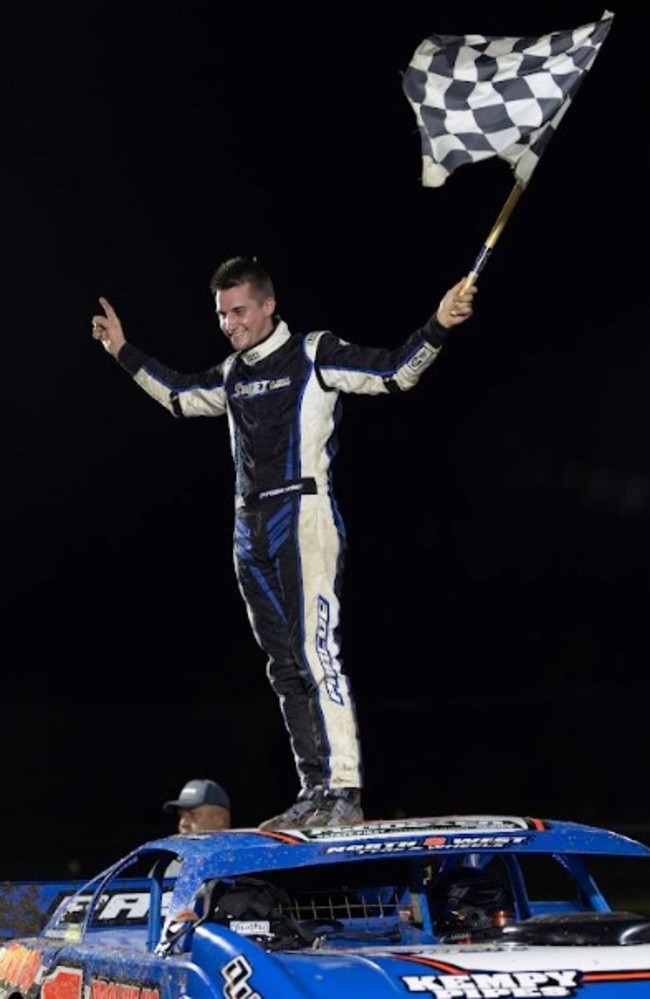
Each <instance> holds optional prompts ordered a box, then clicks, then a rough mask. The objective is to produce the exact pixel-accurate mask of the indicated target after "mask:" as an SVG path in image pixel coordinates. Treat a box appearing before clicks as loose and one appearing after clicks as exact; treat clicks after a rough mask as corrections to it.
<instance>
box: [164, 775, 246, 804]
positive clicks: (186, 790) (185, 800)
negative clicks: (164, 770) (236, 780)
mask: <svg viewBox="0 0 650 999" xmlns="http://www.w3.org/2000/svg"><path fill="white" fill-rule="evenodd" d="M198 805H221V807H222V808H227V809H228V811H230V798H229V797H228V795H227V794H226V792H225V791H224V789H223V788H222V787H221V785H220V784H217V782H216V781H214V780H188V782H187V784H185V786H184V787H183V789H182V790H181V793H180V794H179V796H178V798H177V799H176V800H175V801H166V802H165V804H164V805H163V811H164V812H171V810H172V809H173V808H197V807H198Z"/></svg>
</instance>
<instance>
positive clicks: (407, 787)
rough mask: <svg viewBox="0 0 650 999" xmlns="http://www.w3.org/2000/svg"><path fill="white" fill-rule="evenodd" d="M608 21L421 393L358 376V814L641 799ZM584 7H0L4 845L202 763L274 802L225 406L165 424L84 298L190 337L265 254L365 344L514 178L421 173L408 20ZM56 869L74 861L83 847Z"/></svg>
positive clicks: (164, 354)
mask: <svg viewBox="0 0 650 999" xmlns="http://www.w3.org/2000/svg"><path fill="white" fill-rule="evenodd" d="M640 8H641V5H640V4H638V3H629V2H628V3H626V4H624V5H622V6H618V7H616V8H615V15H616V16H615V18H614V23H613V27H612V29H611V31H610V34H609V37H608V39H607V40H606V42H605V44H604V46H603V49H602V51H601V53H600V55H599V56H598V58H597V60H596V62H595V64H594V66H593V68H592V70H591V72H590V73H589V75H588V76H587V78H586V80H585V82H584V84H583V87H582V88H581V90H580V92H579V94H578V95H577V97H576V100H575V103H574V106H573V107H572V108H571V109H570V111H569V113H568V114H567V116H566V118H565V119H564V121H563V123H562V126H561V128H560V130H559V132H558V134H557V136H556V137H555V138H554V139H553V141H552V143H551V145H550V147H549V149H548V151H547V152H546V153H545V156H544V158H543V160H542V161H541V163H540V165H539V166H538V168H537V170H536V172H535V175H534V178H533V179H532V181H531V184H530V186H529V188H528V189H527V191H526V192H525V193H524V195H523V196H522V198H521V199H520V202H519V204H518V206H517V208H516V210H515V212H514V214H513V216H512V217H511V219H510V221H509V223H508V225H507V226H506V229H505V230H504V232H503V234H502V236H501V238H500V240H499V242H498V244H497V246H496V248H495V251H494V253H493V255H492V257H491V259H490V260H489V261H488V264H487V266H486V268H485V270H484V272H483V274H482V275H481V278H480V280H479V294H478V296H477V301H476V313H475V317H474V318H473V320H472V321H471V323H468V324H466V325H465V326H464V327H463V328H462V330H460V331H459V332H458V334H457V335H456V336H454V339H453V341H452V342H451V343H450V344H449V346H448V347H446V348H445V351H444V352H443V354H442V355H441V357H440V359H439V360H438V362H437V364H436V366H435V368H434V370H433V371H432V372H431V373H430V375H429V376H428V377H427V378H426V380H425V381H424V382H423V383H422V384H421V385H420V387H419V389H418V390H416V391H415V392H413V393H410V394H409V395H408V396H405V397H403V398H402V399H386V398H383V399H372V398H367V397H366V398H362V397H361V398H360V397H349V398H347V399H346V400H345V407H344V408H345V418H344V421H343V425H342V429H341V452H340V455H339V458H338V461H337V468H336V481H337V489H338V495H339V500H340V504H341V507H342V511H343V514H344V516H345V519H346V521H347V526H348V533H349V536H350V543H351V553H350V562H349V566H348V572H347V579H346V593H345V600H344V619H343V620H344V661H345V665H346V669H347V671H348V673H349V675H350V677H351V680H352V683H353V687H354V690H355V693H356V698H357V702H358V712H359V718H360V724H361V729H362V736H363V743H364V753H365V764H366V790H365V808H366V813H367V816H368V817H390V816H397V815H402V814H413V815H418V814H445V813H449V812H471V811H479V812H481V811H482V812H512V813H519V812H521V813H526V814H537V815H546V816H555V817H566V818H574V819H585V820H588V821H592V820H593V821H598V822H602V823H603V824H610V825H621V826H623V825H624V826H625V827H626V828H631V827H634V828H644V824H645V823H650V803H648V801H647V800H646V797H647V796H646V795H645V793H644V789H645V784H646V779H645V778H646V771H647V767H648V748H647V747H648V741H647V714H648V689H649V687H650V680H649V679H648V660H649V652H650V648H649V646H650V643H649V641H648V634H647V632H648V614H647V605H648V595H649V594H648V564H649V556H650V551H649V540H650V537H649V526H650V524H649V521H650V475H649V471H648V462H649V458H650V433H649V426H650V423H649V421H648V414H647V410H648V393H647V382H648V372H649V369H650V349H649V347H648V332H647V315H646V313H647V306H648V276H647V250H646V247H645V241H646V228H647V220H648V211H647V209H648V199H647V193H646V192H647V184H648V167H649V166H650V157H649V156H648V103H649V102H648V82H647V67H648V58H649V56H650V46H649V43H648V38H649V37H650V36H649V29H650V14H649V13H648V11H647V10H646V11H645V12H644V13H639V10H640ZM601 13H602V8H601V7H598V6H594V5H593V4H587V3H579V2H577V0H572V2H570V3H562V4H560V3H557V4H549V3H544V4H538V5H534V4H533V5H528V7H524V5H520V4H517V5H509V4H503V3H497V4H491V5H489V9H488V8H487V7H486V6H485V5H484V4H479V3H471V2H468V0H459V2H457V3H455V4H453V5H452V4H449V5H447V7H446V8H444V9H440V8H439V9H436V8H435V7H432V6H431V4H428V3H427V4H425V3H413V4H410V5H409V6H408V8H405V7H404V5H400V7H399V8H397V7H391V5H389V7H388V9H387V10H384V11H383V12H382V13H377V14H376V16H375V17H374V18H373V19H372V20H366V19H364V17H363V16H362V15H361V14H359V13H356V14H354V16H353V12H352V11H351V9H350V8H349V6H347V7H344V6H342V7H341V8H336V7H335V8H331V7H323V8H321V9H316V8H313V9H310V13H309V16H307V14H306V13H303V12H302V9H294V8H291V11H290V10H289V9H286V10H284V9H282V8H280V9H279V10H278V9H277V8H275V7H274V8H270V7H267V8H266V9H264V10H262V11H259V10H257V9H255V10H253V9H252V8H249V7H248V6H247V5H243V4H242V5H240V6H233V5H228V7H227V9H226V8H225V7H224V6H223V5H220V4H215V3H207V2H205V0H182V2H181V0H171V2H169V3H167V4H165V5H155V6H154V5H151V7H150V8H148V7H147V6H146V5H144V6H142V5H137V4H133V3H130V4H127V3H125V2H124V0H112V2H110V3H108V2H103V0H96V2H90V3H84V4H81V3H65V2H64V3H60V4H50V3H46V2H45V0H38V2H36V3H29V2H22V0H21V2H20V3H19V2H18V0H15V2H9V3H5V4H4V5H3V7H2V13H1V15H0V18H1V22H2V23H0V67H1V70H0V71H1V73H2V86H1V88H0V93H1V94H2V111H3V113H2V118H1V119H0V120H2V123H3V135H2V138H3V143H2V157H1V160H0V170H1V171H2V174H1V179H2V190H3V194H4V205H3V212H2V235H3V239H2V242H3V243H4V252H3V271H4V281H3V294H2V319H3V323H2V327H3V336H2V340H3V358H2V360H3V363H2V372H3V379H2V383H3V385H2V387H3V391H2V394H1V397H2V406H3V414H2V416H3V418H2V427H3V435H2V451H1V453H2V466H3V479H4V482H3V490H2V492H3V508H2V509H3V518H2V523H3V528H4V530H3V535H4V544H3V559H2V565H3V569H2V575H1V580H2V591H1V594H0V601H1V607H2V627H3V631H4V642H3V662H4V668H3V671H2V687H1V691H0V696H1V703H2V719H3V734H4V748H5V753H4V767H3V782H2V802H3V804H2V826H1V832H0V877H3V876H4V877H11V876H32V877H41V876H50V875H52V876H59V875H61V874H64V873H65V872H66V871H67V870H68V869H72V867H70V865H71V864H72V862H73V861H74V862H76V863H77V864H78V865H80V869H81V871H83V872H84V873H85V872H87V873H92V872H93V870H94V867H95V865H96V864H104V863H107V862H109V861H110V860H111V859H113V857H117V856H118V855H119V853H121V852H125V851H126V850H127V849H129V848H131V847H132V846H134V845H136V844H137V843H138V842H139V841H140V840H141V839H143V838H146V837H149V836H153V835H157V834H159V833H163V832H166V831H168V830H171V829H172V828H173V820H171V819H170V818H169V817H166V816H164V815H163V813H162V811H161V804H162V802H163V801H164V800H165V799H166V798H169V797H172V796H175V795H176V793H177V792H178V791H179V790H180V787H181V785H182V784H183V783H184V782H185V780H187V779H189V778H191V777H197V776H205V777H212V778H214V779H216V780H218V781H220V782H222V783H223V784H224V786H225V787H227V789H228V790H229V791H230V793H231V796H232V799H233V809H234V820H235V823H236V824H237V825H242V826H245V825H256V824H257V823H258V822H259V821H261V820H262V819H264V818H266V817H268V815H270V814H273V813H274V812H276V811H278V810H279V809H281V808H283V807H286V806H287V805H288V804H289V803H290V802H291V801H292V800H293V799H294V797H295V794H296V791H297V788H296V783H295V775H294V770H293V762H292V760H291V757H290V754H289V747H288V740H287V738H286V735H285V733H284V730H283V728H282V724H281V721H280V715H279V711H278V707H277V703H276V701H275V698H274V696H273V695H272V693H271V691H270V689H269V688H268V686H267V681H266V678H265V672H264V667H265V661H264V656H263V655H262V653H261V652H260V651H259V650H258V649H257V647H256V646H255V644H254V642H253V639H252V637H251V636H250V633H249V630H248V625H247V622H246V618H245V613H244V608H243V605H242V604H241V601H240V598H239V595H238V593H237V591H236V587H235V582H234V576H233V571H232V559H231V530H232V466H231V462H230V456H229V451H228V437H227V426H226V421H225V419H224V420H221V421H211V420H195V421H185V422H181V421H175V420H173V419H172V418H171V417H170V416H169V415H168V414H167V413H166V412H165V411H164V410H163V409H162V408H161V407H158V406H156V405H155V404H153V403H152V402H151V400H149V399H148V398H147V397H146V396H145V394H144V393H143V392H142V391H141V390H140V389H139V388H137V386H135V385H134V384H132V382H131V381H130V380H129V378H128V376H126V375H125V373H124V372H122V371H120V370H119V369H118V367H117V366H116V365H115V364H114V362H112V360H111V359H110V358H109V357H108V356H107V355H106V354H105V353H104V352H103V351H102V349H101V348H100V347H99V346H98V344H96V343H95V342H94V341H93V340H92V339H91V328H90V320H91V316H92V314H93V313H94V312H96V311H98V305H97V298H98V296H99V295H105V296H107V297H108V298H109V299H110V300H111V301H112V302H113V303H114V305H115V307H116V308H117V310H118V312H119V314H120V317H121V319H122V321H123V324H124V327H125V330H126V334H127V336H128V337H129V338H130V339H132V340H133V342H135V343H137V344H138V345H139V346H141V347H143V348H144V349H145V350H147V351H149V352H150V353H153V354H154V355H156V356H159V357H160V358H161V359H163V360H165V361H167V362H168V363H170V364H172V365H174V366H176V367H177V368H179V369H181V370H195V369H197V368H201V367H205V366H208V365H210V364H211V363H213V362H214V361H216V360H217V359H219V358H221V357H223V356H224V354H225V352H226V349H227V344H226V341H225V339H224V338H223V337H222V335H221V333H220V332H219V330H218V327H217V324H216V321H215V316H214V303H213V300H212V297H211V295H210V293H209V291H208V281H209V278H210V276H211V274H212V272H213V270H214V269H215V267H216V266H217V264H218V263H219V262H220V261H221V260H222V259H224V258H225V257H227V256H230V255H233V254H235V253H247V254H256V255H257V256H258V257H260V259H261V260H262V262H263V263H264V264H265V265H266V266H267V267H268V269H269V270H270V271H271V273H272V275H273V276H274V278H275V282H276V291H277V294H278V299H279V306H280V311H281V313H282V315H283V317H284V318H285V319H286V320H287V321H288V323H289V325H290V326H291V327H292V328H293V329H295V330H305V329H319V328H324V327H328V328H332V329H334V330H335V331H336V332H337V333H339V334H340V335H341V336H343V337H344V338H346V339H349V340H355V341H357V342H360V343H369V344H385V345H387V346H388V345H394V344H396V343H398V342H399V341H400V340H401V339H402V338H403V337H404V336H406V334H407V333H409V332H410V331H411V330H412V329H413V328H415V327H416V326H418V325H420V324H421V322H422V321H423V320H424V319H425V318H426V317H427V316H428V315H429V314H430V313H431V312H432V311H433V310H434V309H435V307H436V306H437V303H438V300H439V298H440V297H441V295H442V293H443V292H444V291H445V290H446V288H447V287H449V286H450V285H451V284H453V283H454V282H455V281H456V280H458V279H459V278H460V277H461V276H462V275H463V274H465V273H466V272H467V271H468V270H469V269H470V267H471V265H472V264H473V262H474V260H475V258H476V256H477V254H478V252H479V250H480V249H481V246H482V245H483V241H484V239H485V238H486V237H487V235H488V232H489V231H490V229H491V227H492V225H493V223H494V222H495V221H496V218H497V216H498V213H499V211H500V210H501V208H502V206H503V204H504V203H505V200H506V198H507V196H508V194H509V193H510V190H511V188H512V184H513V178H512V175H511V173H510V170H509V168H508V167H507V165H506V164H505V163H503V162H502V161H500V160H491V161H488V162H485V163H482V164H478V165H476V166H473V167H467V168H464V169H461V170H459V171H457V172H456V173H455V174H454V175H453V176H452V177H451V178H450V179H449V180H448V181H447V183H446V184H445V185H444V187H443V188H439V189H425V188H423V187H422V185H421V181H420V171H421V158H420V144H419V138H418V136H417V132H416V126H415V117H414V114H413V111H412V109H411V107H410V106H409V104H408V102H407V100H406V98H405V96H404V95H403V93H402V90H401V74H402V72H403V71H404V70H405V69H406V67H407V65H408V62H409V60H410V58H411V56H412V54H413V51H414V50H415V48H416V46H417V45H418V44H419V43H420V41H421V40H422V39H423V38H424V37H425V36H426V35H428V34H430V33H432V32H438V33H451V34H467V33H475V32H481V33H486V34H496V35H503V34H510V35H528V34H530V35H540V34H546V33H548V32H549V31H553V30H559V29H564V28H572V27H577V26H578V25H580V24H583V23H587V22H590V21H593V20H597V19H598V18H599V17H600V16H601ZM77 869H78V867H75V868H74V870H77Z"/></svg>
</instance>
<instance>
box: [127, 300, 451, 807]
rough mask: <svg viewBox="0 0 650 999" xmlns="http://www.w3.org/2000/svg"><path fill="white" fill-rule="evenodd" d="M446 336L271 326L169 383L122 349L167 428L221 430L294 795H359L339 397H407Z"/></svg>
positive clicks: (240, 574)
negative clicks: (339, 481) (393, 342)
mask: <svg viewBox="0 0 650 999" xmlns="http://www.w3.org/2000/svg"><path fill="white" fill-rule="evenodd" d="M445 333H446V330H445V329H444V328H443V327H442V326H440V325H439V324H438V323H437V322H436V321H435V320H434V319H431V320H430V321H429V322H428V323H427V324H426V325H425V326H424V327H422V328H421V329H419V330H417V331H416V332H415V333H413V334H412V335H411V336H410V337H409V338H408V339H407V340H406V341H405V342H404V343H403V344H402V345H401V346H399V347H397V348H396V349H394V350H386V349H383V348H378V347H366V346H359V345H355V344H351V343H346V342H345V341H343V340H341V339H339V338H338V337H337V336H335V335H334V334H333V333H331V332H329V331H320V332H313V333H308V334H306V335H292V334H291V333H290V332H289V329H288V328H287V325H286V323H284V322H283V321H282V320H278V322H277V324H276V326H275V328H274V330H273V332H272V333H271V334H270V335H269V336H268V337H267V339H266V340H264V341H263V342H261V343H259V344H257V345H256V346H255V347H252V348H251V349H250V350H247V351H243V352H240V353H234V354H230V355H229V356H228V357H227V358H226V359H225V360H224V361H222V362H221V363H220V364H217V365H216V366H214V367H212V368H209V369H208V370H206V371H202V372H199V373H197V374H181V373H179V372H177V371H173V370H171V369H170V368H168V367H166V366H165V365H163V364H161V363H160V362H159V361H157V360H155V359H153V358H151V357H147V356H145V355H144V354H143V353H142V352H141V351H139V350H138V349H137V348H135V347H133V346H132V345H131V344H128V343H127V344H125V345H124V346H123V348H122V350H121V351H120V354H119V358H118V359H119V362H120V364H121V365H122V366H123V367H124V368H125V369H126V370H127V371H128V372H129V373H130V374H131V375H132V376H133V378H134V379H135V381H136V382H137V383H138V385H140V386H141V388H143V389H144V390H145V391H146V392H147V393H148V394H149V395H150V396H152V398H154V399H156V400H157V401H158V402H159V403H161V404H162V405H163V406H165V407H166V408H167V409H168V410H169V411H170V412H171V413H173V414H174V415H175V416H184V417H190V416H223V415H226V416H227V417H228V423H229V431H230V443H231V451H232V456H233V459H234V464H235V528H234V562H235V571H236V575H237V580H238V584H239V589H240V592H241V595H242V597H243V599H244V601H245V604H246V608H247V613H248V618H249V621H250V624H251V627H252V629H253V633H254V635H255V638H256V640H257V642H258V644H259V645H260V647H261V648H262V649H263V650H264V652H265V653H266V654H267V656H268V665H267V675H268V678H269V680H270V683H271V685H272V687H273V689H274V691H275V693H276V694H277V696H278V698H279V702H280V707H281V710H282V714H283V718H284V723H285V726H286V728H287V731H288V733H289V738H290V741H291V747H292V751H293V755H294V759H295V763H296V769H297V771H298V776H299V778H300V781H301V785H302V788H303V789H306V788H310V787H314V786H318V785H322V786H324V787H326V788H329V789H337V788H354V787H360V786H361V783H362V767H361V753H360V747H359V738H358V731H357V722H356V714H355V707H354V701H353V698H352V695H351V692H350V688H349V683H348V678H347V676H346V675H345V673H344V672H343V668H342V664H341V659H340V621H339V616H340V603H339V601H340V593H341V576H342V570H343V562H344V557H345V551H346V541H345V528H344V525H343V522H342V520H341V516H340V514H339V511H338V509H337V505H336V500H335V497H334V495H333V493H332V489H331V462H332V459H333V458H334V455H335V453H336V448H337V436H336V434H337V425H338V422H339V419H340V416H341V399H340V398H339V395H340V393H342V392H343V393H346V392H353V393H362V394H367V395H378V394H381V393H390V392H404V391H406V390H408V389H410V388H412V387H413V386H414V385H415V384H416V383H417V382H418V380H419V378H420V376H421V375H422V374H423V372H424V371H425V370H426V369H427V368H428V367H429V366H430V365H431V364H432V362H433V361H434V360H435V358H436V356H437V355H438V352H439V350H440V347H441V346H442V343H443V340H444V338H445Z"/></svg>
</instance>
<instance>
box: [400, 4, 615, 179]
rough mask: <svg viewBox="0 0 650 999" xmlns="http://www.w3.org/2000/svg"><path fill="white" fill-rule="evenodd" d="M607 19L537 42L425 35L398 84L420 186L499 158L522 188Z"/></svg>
mask: <svg viewBox="0 0 650 999" xmlns="http://www.w3.org/2000/svg"><path fill="white" fill-rule="evenodd" d="M613 16H614V15H613V14H612V13H611V12H610V11H607V10H606V11H605V12H604V13H603V16H602V18H601V19H600V21H595V22H594V23H592V24H585V25H583V26H582V27H580V28H575V29H574V30H572V31H555V32H553V33H552V34H550V35H543V36H542V37H541V38H495V37H490V36H485V35H466V36H456V35H431V36H430V37H428V38H425V40H424V41H423V42H422V43H421V45H419V46H418V47H417V49H416V50H415V53H414V55H413V58H412V59H411V62H410V63H409V68H408V69H407V71H406V72H405V74H404V77H403V83H402V87H403V90H404V93H405V95H406V97H407V99H408V101H409V103H410V104H411V106H412V107H413V109H414V111H415V115H416V119H417V123H418V129H419V132H420V138H421V141H422V160H423V165H422V183H423V185H424V186H425V187H440V186H441V185H442V184H444V183H445V181H446V179H447V177H448V176H449V175H450V174H451V173H452V172H453V171H454V170H455V169H456V168H457V167H459V166H462V165H464V164H466V163H478V162H480V161H481V160H484V159H488V158H490V157H494V156H498V157H500V158H501V159H503V160H506V161H507V162H508V163H509V164H510V166H511V167H512V169H513V172H514V175H515V183H516V184H517V185H518V187H519V188H520V189H521V190H523V189H524V188H525V187H526V185H527V184H528V182H529V180H530V178H531V175H532V173H533V170H534V169H535V167H536V166H537V163H538V162H539V159H540V156H541V155H542V153H543V152H544V150H545V149H546V146H547V145H548V142H549V140H550V139H551V137H552V136H553V135H554V134H555V130H556V129H557V127H558V125H559V123H560V121H561V119H562V118H563V116H564V114H565V113H566V111H567V110H568V108H569V105H570V104H571V101H572V99H573V97H574V96H575V93H576V91H577V89H578V87H579V86H580V83H581V82H582V80H583V79H584V77H585V74H586V73H587V71H588V70H589V69H590V67H591V65H592V63H593V61H594V59H595V58H596V56H597V54H598V52H599V50H600V47H601V45H602V43H603V42H604V40H605V38H606V37H607V34H608V32H609V29H610V27H611V23H612V18H613Z"/></svg>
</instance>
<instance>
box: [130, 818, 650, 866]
mask: <svg viewBox="0 0 650 999" xmlns="http://www.w3.org/2000/svg"><path fill="white" fill-rule="evenodd" d="M138 849H139V851H143V850H145V851H148V850H157V849H163V850H169V851H172V852H174V853H176V854H177V856H178V857H179V858H180V859H182V860H183V861H184V862H185V863H184V865H183V866H184V867H185V868H186V869H187V870H191V869H193V868H195V867H200V868H201V870H202V871H203V873H204V876H210V872H211V870H214V873H215V874H218V875H219V876H221V877H223V876H228V875H233V876H234V875H236V874H243V873H246V872H250V871H253V870H258V871H263V870H272V869H280V868H291V867H301V866H305V865H309V864H325V863H329V862H333V861H337V862H340V861H341V860H344V859H350V860H354V859H357V858H358V859H361V858H363V857H367V856H371V855H376V856H381V855H389V854H390V855H392V856H400V855H403V856H406V855H411V856H417V855H418V854H419V855H421V856H425V857H426V856H429V857H430V856H431V855H432V854H437V855H444V854H447V855H454V854H458V853H461V852H463V853H467V852H472V853H509V852H517V853H529V852H530V853H540V852H543V853H560V854H601V855H609V856H617V855H618V856H637V857H641V856H650V847H648V846H646V845H645V844H644V843H641V842H640V841H638V840H635V839H632V838H630V837H629V836H626V835H624V834H622V833H617V832H613V831H611V830H607V829H601V828H598V827H596V826H590V825H586V824H583V823H580V822H570V821H564V820H556V819H537V818H530V817H525V816H510V815H507V816H503V815H501V816H499V815H453V816H436V817H430V818H417V819H394V820H393V819H391V820H380V821H376V822H372V821H370V822H364V823H362V824H360V825H354V826H343V827H339V828H335V829H327V828H323V829H294V830H284V831H273V832H266V831H262V830H259V829H229V830H223V831H220V832H214V833H194V834H192V833H190V834H182V835H174V836H168V837H164V838H162V839H158V840H151V841H149V842H148V843H146V844H143V845H142V846H141V847H139V848H138ZM134 852H135V853H137V852H138V851H134Z"/></svg>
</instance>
